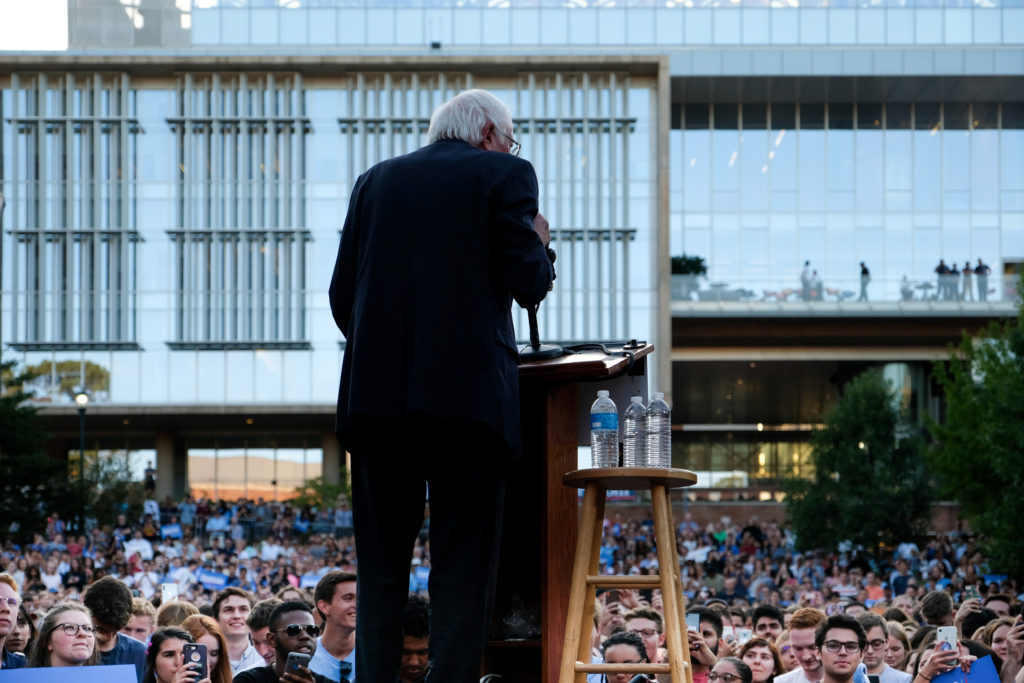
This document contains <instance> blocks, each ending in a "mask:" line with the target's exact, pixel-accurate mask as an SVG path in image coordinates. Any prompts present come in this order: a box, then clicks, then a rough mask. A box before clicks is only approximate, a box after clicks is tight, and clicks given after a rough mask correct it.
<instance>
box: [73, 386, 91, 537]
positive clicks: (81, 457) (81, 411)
mask: <svg viewBox="0 0 1024 683" xmlns="http://www.w3.org/2000/svg"><path fill="white" fill-rule="evenodd" d="M75 403H77V404H78V484H79V488H80V489H81V494H82V496H81V504H82V510H81V511H80V512H79V523H78V533H79V534H84V533H85V509H84V507H85V496H86V487H85V407H86V406H87V405H89V394H87V393H85V392H84V391H81V392H79V393H77V394H75Z"/></svg>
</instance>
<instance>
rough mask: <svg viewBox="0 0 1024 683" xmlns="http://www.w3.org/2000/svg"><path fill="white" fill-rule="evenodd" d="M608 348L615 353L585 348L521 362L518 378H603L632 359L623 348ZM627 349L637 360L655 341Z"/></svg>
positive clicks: (648, 350) (614, 372) (651, 349)
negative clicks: (586, 349)
mask: <svg viewBox="0 0 1024 683" xmlns="http://www.w3.org/2000/svg"><path fill="white" fill-rule="evenodd" d="M606 346H607V345H606ZM607 348H608V351H610V352H611V353H612V354H613V355H608V354H605V353H602V352H601V351H584V352H582V353H573V354H569V355H565V356H559V357H558V358H551V359H548V360H535V361H524V362H522V363H520V364H519V377H520V378H521V379H544V380H572V379H601V378H603V377H609V376H611V375H614V374H616V373H618V372H621V371H622V370H625V369H626V367H627V366H628V365H629V358H628V357H627V356H626V355H624V354H623V353H622V352H623V350H624V349H623V347H622V346H608V347H607ZM625 350H627V351H629V352H630V353H632V354H633V360H634V362H635V361H637V360H640V359H641V358H644V357H645V356H647V355H649V354H650V353H651V352H652V351H654V344H646V345H645V346H643V347H641V348H638V349H625Z"/></svg>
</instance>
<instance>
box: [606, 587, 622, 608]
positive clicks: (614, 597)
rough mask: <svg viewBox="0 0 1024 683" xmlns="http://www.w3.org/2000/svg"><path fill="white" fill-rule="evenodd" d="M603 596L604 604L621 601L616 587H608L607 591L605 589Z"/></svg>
mask: <svg viewBox="0 0 1024 683" xmlns="http://www.w3.org/2000/svg"><path fill="white" fill-rule="evenodd" d="M604 596H605V597H604V604H606V605H610V604H612V603H613V602H620V601H621V598H620V596H619V589H618V588H609V589H608V590H607V591H605V594H604Z"/></svg>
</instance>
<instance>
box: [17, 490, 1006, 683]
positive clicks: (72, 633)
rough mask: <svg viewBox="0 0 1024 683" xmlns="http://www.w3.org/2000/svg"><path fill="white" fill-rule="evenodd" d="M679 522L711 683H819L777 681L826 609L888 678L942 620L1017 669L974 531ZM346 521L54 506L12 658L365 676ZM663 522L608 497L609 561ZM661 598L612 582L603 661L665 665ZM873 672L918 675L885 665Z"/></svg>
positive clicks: (339, 511)
mask: <svg viewBox="0 0 1024 683" xmlns="http://www.w3.org/2000/svg"><path fill="white" fill-rule="evenodd" d="M428 519H429V518H428V517H425V520H424V527H423V530H422V532H421V534H420V536H419V538H418V539H417V540H416V545H415V550H414V556H413V561H412V564H411V566H410V567H409V591H410V603H409V606H408V608H407V613H406V624H405V639H406V642H405V644H404V646H403V651H402V670H401V671H400V672H398V673H397V674H396V676H397V679H396V680H402V681H417V680H422V678H423V677H424V676H425V674H426V673H427V671H428V669H429V618H428V614H429V601H428V599H429V596H428V589H429V576H430V544H429V536H428V529H429V525H428V524H427V521H428ZM681 519H682V521H681V522H680V523H679V525H678V528H677V534H676V542H677V549H678V552H679V557H680V563H681V575H682V582H683V590H684V593H685V595H686V597H687V601H688V604H690V605H691V611H692V612H694V613H696V614H699V615H700V624H701V625H700V628H699V629H698V630H696V631H694V632H691V633H690V646H691V657H692V658H693V660H694V662H695V669H694V671H695V673H696V674H697V675H696V676H695V683H716V680H717V679H711V678H709V677H708V676H710V674H712V673H713V669H714V667H715V662H718V661H720V660H721V661H725V660H727V659H729V658H731V657H733V656H735V657H737V658H739V661H740V663H741V664H744V663H745V665H746V666H747V667H748V668H749V669H750V670H751V671H752V672H753V676H754V679H753V681H743V683H774V677H775V676H780V678H781V674H782V673H783V671H798V670H803V671H804V672H805V674H806V675H805V678H806V680H799V679H792V678H790V679H788V680H787V681H782V682H781V683H816V681H818V680H821V679H820V678H814V677H813V676H812V675H811V672H810V671H808V670H807V669H806V668H803V669H801V667H803V666H804V660H805V659H806V657H809V656H810V655H809V654H807V653H808V652H809V651H810V650H808V649H807V648H809V647H810V644H809V643H810V642H812V641H813V636H814V633H813V631H814V628H816V627H817V626H818V625H819V623H820V622H816V623H814V624H811V625H810V626H803V627H801V626H800V625H801V624H802V623H804V621H802V619H804V618H805V617H806V616H807V615H808V614H811V615H814V616H815V618H817V617H820V618H821V620H822V621H823V620H825V618H826V617H827V616H831V615H835V614H846V615H855V616H856V618H857V620H858V623H861V626H862V628H863V629H864V631H865V632H866V633H867V634H868V646H867V649H865V650H864V652H863V662H864V664H865V665H866V667H867V672H868V674H870V675H874V674H875V670H876V669H878V668H879V667H881V666H882V665H879V664H878V662H877V661H876V660H877V659H879V658H880V657H883V656H884V660H885V663H887V664H888V666H890V667H891V668H892V669H893V670H896V671H906V672H908V673H910V674H913V673H915V672H916V671H918V670H920V668H921V667H922V666H923V664H922V662H921V659H922V655H923V654H924V653H925V652H926V651H928V652H930V648H933V647H934V629H933V628H931V627H932V626H939V625H943V624H944V623H945V622H946V621H948V622H949V623H950V624H951V625H952V624H955V625H956V626H957V627H959V629H960V634H961V637H962V638H963V642H965V643H968V645H969V646H970V647H974V645H973V644H972V643H974V642H977V643H980V644H981V645H983V646H986V647H988V648H991V650H992V651H993V653H994V654H995V656H996V657H997V658H998V659H997V661H998V667H997V668H1000V669H1001V668H1002V667H1004V666H1009V667H1011V668H1013V667H1017V668H1019V665H1020V661H1021V652H1022V651H1024V633H1022V632H1019V631H1022V630H1024V629H1018V626H1017V621H1015V615H1016V613H1017V612H1019V610H1020V603H1019V602H1018V597H1017V594H1018V585H1017V583H1016V582H1015V581H1014V580H1013V579H1010V578H1008V577H1004V576H1000V575H998V574H996V573H995V572H994V571H993V568H990V567H989V566H988V564H987V562H986V559H985V558H984V556H983V555H982V554H981V553H980V552H979V551H978V550H977V549H976V548H975V547H974V546H973V545H972V542H971V539H970V538H969V537H967V536H965V535H959V534H939V535H935V536H932V537H929V538H928V539H927V541H926V542H924V543H922V544H921V545H917V544H915V543H913V542H907V543H903V544H901V545H899V546H898V547H895V548H891V549H887V550H886V551H885V552H884V553H878V552H875V553H873V554H869V553H866V552H864V551H862V550H860V549H856V548H849V547H845V546H844V547H841V550H840V551H839V552H837V553H834V554H828V553H823V552H816V553H800V552H796V551H795V549H794V548H795V540H796V539H795V538H794V537H793V535H792V533H791V532H790V530H789V529H788V528H786V527H785V526H784V525H780V524H778V523H776V522H761V521H759V520H758V519H756V518H754V519H751V520H749V521H747V522H746V523H745V524H738V523H734V522H733V521H732V520H730V519H727V518H723V519H720V520H718V521H716V522H710V523H706V524H697V523H696V521H695V520H694V518H693V516H692V515H691V514H684V515H683V516H682V518H681ZM351 529H352V520H351V512H350V511H349V510H348V506H347V504H345V503H344V502H340V503H339V504H338V505H336V506H335V507H332V508H325V509H314V508H307V509H302V508H298V507H296V506H293V505H291V504H289V503H287V502H285V503H278V502H266V501H259V500H257V501H250V500H239V501H235V502H227V501H216V502H213V501H207V500H200V501H194V500H192V499H191V498H188V497H187V498H185V499H184V500H181V501H178V502H176V503H175V502H172V501H165V502H164V503H163V504H159V505H158V504H156V501H152V500H150V501H147V503H146V506H145V511H144V512H143V514H142V515H141V516H139V517H137V518H136V517H134V516H132V518H131V519H129V518H128V516H127V515H121V516H120V517H119V518H118V520H117V523H116V524H114V525H110V526H101V525H96V526H94V527H92V528H91V529H90V530H89V531H88V533H85V534H77V535H76V534H68V531H67V527H66V526H65V524H64V523H63V521H62V520H60V519H59V518H56V517H53V518H51V519H50V521H49V524H48V526H47V529H45V530H41V531H40V533H39V534H36V536H35V538H34V540H33V542H32V543H30V544H27V545H23V546H18V545H15V544H13V543H11V542H8V543H6V544H5V545H4V546H3V548H2V554H0V563H2V564H0V569H4V570H5V574H3V576H2V577H0V596H2V598H3V601H2V602H0V639H3V668H10V667H18V666H26V665H27V666H76V665H94V664H114V663H122V664H133V665H134V666H135V667H136V670H137V673H138V678H139V681H140V683H141V682H142V681H145V683H154V682H155V681H156V682H159V683H201V682H203V681H206V680H207V679H208V680H209V683H226V682H227V681H228V680H230V679H231V678H232V677H233V676H234V677H237V678H238V679H239V681H240V683H261V682H262V681H271V680H274V681H276V680H286V681H288V682H289V683H298V681H307V683H308V681H309V680H313V681H315V682H316V683H321V682H322V681H336V682H337V683H342V682H343V681H352V680H354V668H355V654H354V652H355V640H354V633H355V622H356V609H355V606H356V581H355V577H356V571H357V568H358V556H357V552H356V548H355V544H354V540H353V537H352V535H351ZM652 530H653V522H652V520H650V519H638V518H631V517H628V516H624V515H623V514H622V513H621V512H617V511H616V510H615V509H614V508H612V509H611V510H610V514H609V516H608V518H607V519H606V520H605V531H604V537H603V541H602V546H601V550H600V557H601V565H602V571H603V572H606V573H609V574H627V575H635V574H647V573H657V571H658V560H657V552H656V547H655V545H654V539H653V533H652ZM936 601H938V602H936ZM4 610H6V611H4ZM661 610H662V603H661V599H660V595H659V594H658V592H657V591H631V590H608V591H604V592H603V593H601V594H600V595H599V598H598V605H597V609H596V611H595V628H594V641H593V645H594V658H595V660H596V661H609V662H612V661H632V660H633V659H638V660H640V661H663V660H664V657H665V651H664V629H663V623H664V622H663V618H662V611H661ZM808 610H810V611H808ZM801 615H802V616H801ZM947 617H948V619H947ZM794 619H795V625H794V622H793V621H791V620H794ZM5 620H6V622H5ZM5 623H7V627H6V629H5ZM801 629H804V630H805V631H806V632H802V631H801ZM5 630H6V632H5ZM929 634H931V635H929ZM881 641H884V646H883V645H880V644H879V643H880V642H881ZM191 643H198V644H202V645H204V646H205V651H206V653H207V658H208V659H207V663H206V667H205V671H204V673H205V677H199V676H198V674H197V673H193V670H192V669H191V668H189V667H190V666H191V665H192V664H191V663H190V662H189V661H186V658H185V652H186V650H188V648H186V645H187V644H191ZM638 643H639V644H640V646H642V649H643V653H642V657H641V653H639V651H638V649H637V648H638ZM922 643H926V645H925V648H924V649H922ZM812 649H813V648H812ZM972 652H974V651H973V650H972ZM19 653H20V654H19ZM289 653H297V657H293V659H294V660H295V661H296V662H297V667H298V668H295V669H293V670H292V673H287V672H286V671H285V669H284V667H285V666H286V662H287V661H288V655H289ZM303 656H308V657H309V660H308V662H305V660H304V659H303ZM975 656H976V654H975ZM644 658H645V659H644ZM994 659H995V658H994ZM304 662H305V663H306V664H308V666H307V665H303V664H304ZM732 666H733V667H735V666H736V665H735V663H733V664H732ZM702 667H703V668H702ZM885 671H888V669H885ZM243 672H245V673H244V675H243ZM1013 674H1014V675H1016V669H1014V671H1013ZM736 675H738V674H736ZM723 676H724V674H723ZM720 677H722V676H720ZM1011 678H1012V676H1011ZM593 680H594V681H599V680H600V677H598V678H594V679H593ZM608 680H609V681H616V680H617V679H615V677H610V678H609V679H608ZM623 680H628V679H623ZM869 680H870V679H865V680H864V681H858V682H857V683H869ZM724 683H734V682H733V681H732V680H731V679H727V678H726V679H724ZM737 683H739V682H737ZM871 683H876V682H874V681H871ZM877 683H910V681H909V680H905V679H903V678H899V679H897V678H895V677H893V674H891V673H887V674H884V675H882V678H881V679H879V681H877ZM918 683H920V682H918ZM1018 683H1024V681H1020V682H1018Z"/></svg>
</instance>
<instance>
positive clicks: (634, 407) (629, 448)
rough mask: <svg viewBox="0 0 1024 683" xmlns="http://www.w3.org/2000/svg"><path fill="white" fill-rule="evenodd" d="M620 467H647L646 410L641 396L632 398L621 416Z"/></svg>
mask: <svg viewBox="0 0 1024 683" xmlns="http://www.w3.org/2000/svg"><path fill="white" fill-rule="evenodd" d="M622 465H623V466H624V467H646V466H647V408H645V407H644V400H643V398H642V397H641V396H632V397H630V399H629V407H628V408H626V412H625V413H623V415H622Z"/></svg>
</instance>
